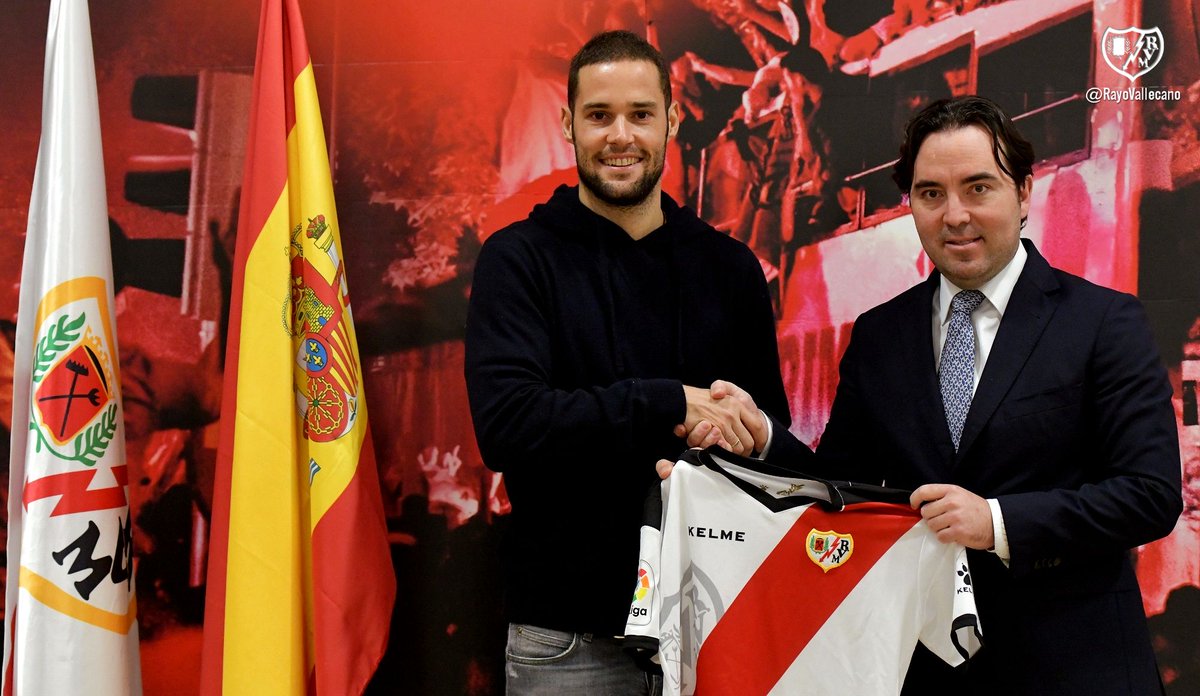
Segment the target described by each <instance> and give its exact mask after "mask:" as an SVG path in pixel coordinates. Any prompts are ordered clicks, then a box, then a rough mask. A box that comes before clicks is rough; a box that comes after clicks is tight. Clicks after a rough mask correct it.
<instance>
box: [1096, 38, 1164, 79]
mask: <svg viewBox="0 0 1200 696" xmlns="http://www.w3.org/2000/svg"><path fill="white" fill-rule="evenodd" d="M1165 50H1166V45H1165V44H1164V42H1163V34H1162V32H1161V31H1159V29H1158V27H1152V28H1150V29H1142V28H1140V27H1129V28H1128V29H1113V28H1112V27H1109V28H1108V29H1106V30H1105V32H1104V36H1103V37H1102V38H1101V39H1100V53H1101V55H1103V56H1104V62H1105V63H1108V67H1110V68H1112V69H1113V70H1115V71H1116V72H1118V73H1120V74H1121V75H1124V76H1125V77H1127V78H1129V81H1130V82H1133V81H1134V80H1136V79H1137V78H1139V77H1141V76H1142V75H1145V74H1146V73H1148V72H1150V71H1151V70H1153V69H1154V68H1155V66H1157V65H1158V63H1159V61H1161V60H1162V57H1163V52H1164V51H1165Z"/></svg>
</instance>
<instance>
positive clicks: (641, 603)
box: [625, 481, 667, 672]
mask: <svg viewBox="0 0 1200 696" xmlns="http://www.w3.org/2000/svg"><path fill="white" fill-rule="evenodd" d="M666 485H667V482H666V481H664V482H662V483H661V484H657V485H655V486H654V487H653V488H652V489H651V491H650V493H649V494H648V495H647V496H646V505H645V518H644V519H643V521H642V530H641V542H640V551H639V559H638V574H637V582H636V583H635V584H634V587H633V601H632V603H631V604H630V606H629V617H628V620H627V621H626V623H625V649H626V650H627V651H628V652H629V653H630V654H632V655H633V657H634V659H635V660H637V662H638V664H639V665H641V667H642V668H643V669H645V670H647V671H652V672H658V671H659V668H658V665H659V664H660V660H659V642H658V639H659V624H660V616H661V612H662V599H663V598H662V588H661V587H660V584H659V582H660V575H659V572H660V569H661V566H660V563H659V560H660V558H661V549H662V510H663V502H662V487H663V486H666Z"/></svg>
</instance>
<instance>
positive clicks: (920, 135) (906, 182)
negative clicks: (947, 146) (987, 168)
mask: <svg viewBox="0 0 1200 696" xmlns="http://www.w3.org/2000/svg"><path fill="white" fill-rule="evenodd" d="M966 126H979V127H980V128H983V129H984V130H986V131H987V132H988V133H990V134H991V135H992V156H993V157H995V158H996V166H998V167H999V168H1000V171H1002V172H1004V173H1005V174H1007V175H1008V177H1009V178H1010V179H1012V181H1013V184H1014V185H1015V186H1016V187H1017V188H1018V189H1019V188H1020V187H1021V184H1022V182H1024V181H1025V177H1027V176H1031V175H1032V174H1033V145H1032V144H1030V142H1029V141H1028V140H1026V139H1025V138H1024V136H1022V135H1021V133H1020V131H1018V130H1017V127H1016V125H1014V124H1013V122H1012V119H1010V118H1009V117H1008V115H1007V114H1005V113H1004V111H1003V110H1001V108H1000V107H999V105H997V104H996V102H994V101H992V100H991V99H988V98H986V97H980V96H978V95H968V96H965V97H955V98H953V99H941V100H939V101H935V102H934V103H932V104H930V105H929V106H927V107H925V108H924V109H922V110H921V111H920V112H919V113H918V114H917V115H916V116H913V117H912V118H911V119H910V120H909V122H908V124H907V125H906V126H905V127H904V142H903V143H902V144H901V145H900V159H899V160H897V161H896V167H895V170H894V171H893V172H892V181H895V182H896V186H899V187H900V192H901V193H908V192H909V190H911V189H912V182H913V166H914V164H915V163H916V161H917V153H918V152H920V151H921V144H922V143H924V142H925V138H928V137H929V136H930V135H931V134H933V133H941V132H942V131H951V130H958V129H959V128H965V127H966Z"/></svg>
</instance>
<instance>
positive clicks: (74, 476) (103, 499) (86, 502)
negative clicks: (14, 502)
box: [24, 465, 129, 517]
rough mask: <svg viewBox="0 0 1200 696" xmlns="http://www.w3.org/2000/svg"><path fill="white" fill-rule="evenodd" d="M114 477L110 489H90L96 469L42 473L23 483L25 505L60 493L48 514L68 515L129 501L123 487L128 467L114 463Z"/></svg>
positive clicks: (125, 482)
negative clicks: (44, 474)
mask: <svg viewBox="0 0 1200 696" xmlns="http://www.w3.org/2000/svg"><path fill="white" fill-rule="evenodd" d="M112 473H113V477H114V478H115V479H116V480H117V485H116V486H113V487H112V488H99V489H96V490H90V489H89V488H88V486H90V485H91V483H92V479H93V478H95V477H96V471H95V470H92V471H70V472H67V473H65V474H53V475H51V476H43V477H42V478H40V479H38V480H36V481H30V482H28V483H26V484H25V496H24V501H25V507H26V508H28V507H29V504H30V503H32V502H33V501H35V500H41V499H42V498H49V497H51V496H55V495H57V496H61V497H60V498H59V499H58V504H57V505H55V506H54V510H53V511H51V513H50V516H51V517H58V516H59V515H70V514H72V513H75V512H92V511H95V510H112V509H113V508H119V507H123V506H125V505H127V504H128V501H127V500H126V498H125V486H127V485H129V469H128V467H127V466H125V465H122V466H114V467H113V468H112Z"/></svg>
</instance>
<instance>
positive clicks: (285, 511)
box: [201, 0, 395, 694]
mask: <svg viewBox="0 0 1200 696" xmlns="http://www.w3.org/2000/svg"><path fill="white" fill-rule="evenodd" d="M247 149H248V152H247V158H246V168H245V175H244V180H243V188H242V198H241V210H240V217H239V220H238V239H237V250H236V257H235V265H234V278H233V291H232V298H231V303H230V322H229V336H228V349H227V352H226V356H227V357H226V366H225V392H224V402H223V404H222V425H221V443H220V446H219V450H218V461H217V466H218V469H217V479H216V488H215V493H214V506H213V525H212V531H211V539H212V541H211V548H210V552H209V558H210V560H209V586H208V592H207V606H206V616H205V638H204V659H203V673H202V682H201V691H202V693H204V694H243V693H247V694H249V693H253V694H274V693H278V694H304V693H316V694H349V693H361V691H362V689H363V688H364V687H365V685H366V682H367V681H368V680H369V678H370V676H371V674H372V673H373V672H374V669H375V667H376V665H377V664H378V662H379V659H380V658H381V656H382V654H383V652H384V648H385V646H386V642H387V632H388V626H389V622H390V616H391V607H392V602H393V600H394V598H395V577H394V575H393V571H392V566H391V561H390V554H389V552H388V547H387V541H386V526H385V521H384V517H383V508H382V501H381V499H380V495H379V484H378V479H377V472H376V468H375V460H374V455H373V451H372V447H371V441H370V435H369V432H368V429H367V408H366V404H365V400H364V398H363V385H362V372H361V369H360V365H361V361H360V360H359V356H358V348H357V340H356V337H355V332H354V325H353V321H352V317H351V314H350V308H349V293H348V290H347V285H346V283H345V276H344V266H343V262H342V258H341V254H340V249H341V240H340V230H339V227H338V221H337V213H336V209H335V205H334V200H333V185H332V178H331V176H330V169H329V160H328V156H327V151H326V146H325V138H324V132H323V129H322V121H321V113H320V107H319V105H318V100H317V94H316V84H315V82H314V79H313V68H312V63H311V60H310V58H309V53H308V45H307V42H306V40H305V36H304V27H303V24H302V21H301V17H300V12H299V8H298V7H297V4H296V0H264V2H263V5H262V15H261V19H260V26H259V42H258V56H257V62H256V67H255V74H254V101H253V106H252V108H251V122H250V135H249V138H248V145H247Z"/></svg>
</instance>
